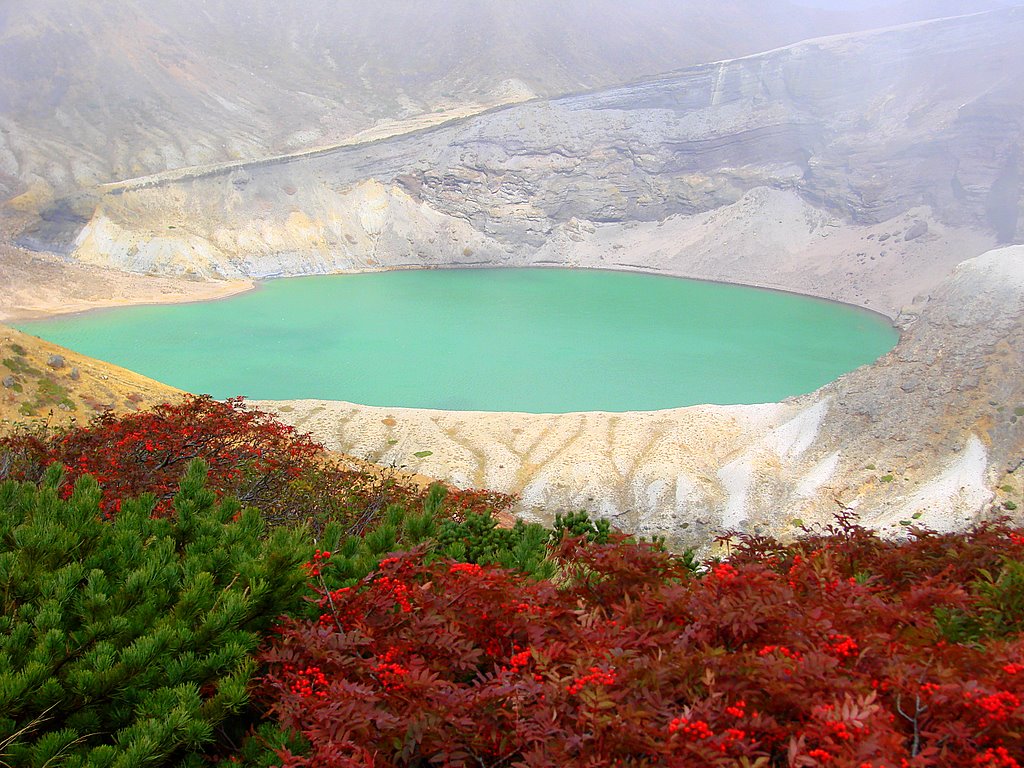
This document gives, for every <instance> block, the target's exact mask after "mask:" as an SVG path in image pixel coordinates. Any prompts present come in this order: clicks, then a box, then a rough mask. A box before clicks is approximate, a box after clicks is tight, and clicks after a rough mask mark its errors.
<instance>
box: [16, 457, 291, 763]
mask: <svg viewBox="0 0 1024 768" xmlns="http://www.w3.org/2000/svg"><path fill="white" fill-rule="evenodd" d="M205 479H206V465H205V464H203V463H202V462H201V461H195V462H192V463H191V464H190V465H189V467H188V470H187V472H186V475H185V478H184V479H183V480H182V482H181V484H180V490H179V492H178V494H177V496H176V497H175V498H174V513H173V514H172V515H168V516H163V517H156V518H154V517H153V515H152V512H153V508H154V504H155V498H154V497H153V496H152V495H148V496H143V497H141V498H139V499H133V500H124V501H123V502H122V503H121V505H120V511H119V514H118V515H117V518H116V520H115V521H113V522H105V521H104V520H103V519H102V515H101V510H100V500H101V491H100V488H99V486H98V485H97V483H96V481H95V480H94V479H93V478H92V477H90V476H88V475H86V476H83V477H81V478H79V479H78V481H77V482H76V483H75V486H74V490H73V492H72V493H71V495H70V498H67V499H62V498H61V494H60V493H59V492H58V488H60V486H61V483H62V477H61V469H60V467H59V465H55V466H53V467H50V468H49V469H48V470H47V472H46V475H45V476H44V478H43V482H42V483H41V485H40V486H39V487H37V486H35V485H33V484H30V483H21V484H19V483H16V482H6V483H4V484H2V485H0V602H2V608H3V610H2V614H0V763H4V764H7V765H10V766H40V767H42V766H54V767H56V766H66V767H67V768H77V767H79V766H83V767H84V766H90V767H91V766H97V767H99V766H116V767H117V768H129V766H131V767H134V766H142V765H146V766H163V765H182V766H193V765H194V766H198V765H201V764H204V761H203V758H202V757H201V755H202V753H203V752H204V751H205V750H206V749H208V748H209V747H210V745H211V744H213V743H216V742H219V741H222V740H223V739H224V736H223V729H225V728H226V727H227V726H228V725H229V724H230V723H231V718H232V717H234V716H236V715H239V714H240V713H241V714H245V715H246V716H248V713H245V712H244V710H245V708H246V706H247V703H248V690H249V682H250V677H251V676H252V675H253V673H254V671H255V663H254V654H255V652H256V650H257V646H258V645H259V643H260V641H261V638H262V637H264V636H265V635H266V632H267V631H268V630H269V628H270V626H271V625H272V623H273V622H274V621H275V619H276V618H277V617H278V616H280V615H281V614H283V613H285V612H290V611H295V610H297V608H298V607H299V606H298V603H300V602H301V598H300V597H299V595H300V592H301V585H302V582H303V580H304V574H303V572H302V569H301V568H300V567H299V565H300V563H301V562H302V561H303V560H304V559H305V558H306V556H307V553H308V547H309V545H308V542H307V540H306V535H305V533H304V532H303V531H301V530H287V529H278V530H275V531H274V532H273V534H272V535H268V534H267V531H266V529H265V527H264V523H263V521H262V519H261V517H260V514H259V513H258V512H257V511H255V510H250V509H246V510H242V509H241V508H240V506H239V504H238V503H237V502H235V501H232V500H229V499H225V500H223V501H221V502H219V503H218V502H216V501H215V497H214V493H213V492H212V491H210V490H209V489H207V488H206V486H205Z"/></svg>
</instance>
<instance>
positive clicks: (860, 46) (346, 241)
mask: <svg viewBox="0 0 1024 768" xmlns="http://www.w3.org/2000/svg"><path fill="white" fill-rule="evenodd" d="M1020 39H1024V9H1022V8H1013V9H1007V10H1005V11H1000V12H993V13H988V14H979V15H976V16H969V17H961V18H957V19H947V20H941V21H936V22H929V23H922V24H916V25H911V26H906V27H899V28H894V29H890V30H884V31H880V32H873V33H870V34H865V35H858V36H845V37H837V38H825V39H820V40H815V41H810V42H806V43H801V44H798V45H795V46H791V47H788V48H784V49H779V50H776V51H772V52H769V53H765V54H759V55H756V56H750V57H747V58H742V59H734V60H729V61H723V62H719V63H715V64H709V65H704V66H700V67H696V68H693V69H689V70H684V71H681V72H679V73H678V74H675V75H672V76H667V77H662V78H658V79H655V80H650V81H647V82H644V83H640V84H634V85H631V86H628V87H624V88H620V89H615V90H611V91H601V92H597V93H591V94H585V95H579V96H572V97H567V98H561V99H554V100H548V101H537V102H531V103H528V104H523V105H519V106H515V107H509V108H504V109H498V110H495V111H492V112H489V113H487V114H484V115H479V116H476V117H473V118H469V119H466V120H461V121H455V122H453V123H451V124H447V125H445V126H442V127H438V128H432V129H425V130H422V131H418V132H415V133H412V134H408V135H404V136H401V137H395V138H391V139H387V140H382V141H377V142H372V143H369V144H363V145H359V146H353V147H347V148H342V149H337V150H334V151H329V152H320V153H313V154H311V155H308V156H303V157H295V158H289V159H287V160H270V161H266V162H263V163H253V164H243V165H240V166H237V167H233V168H230V169H221V170H212V171H199V172H196V171H189V172H184V173H182V174H180V175H179V177H178V178H168V177H167V176H162V177H159V178H155V179H148V180H146V179H144V180H139V181H136V182H132V183H128V184H122V185H117V186H115V187H113V188H111V189H110V190H109V191H108V193H107V194H106V195H105V196H104V197H103V199H102V200H101V202H100V204H99V206H98V207H97V209H96V212H95V215H94V216H93V218H92V220H91V221H90V222H89V224H88V225H87V226H86V227H85V229H84V230H82V231H81V233H80V234H79V235H78V237H77V240H76V243H75V249H74V255H75V257H76V258H78V259H80V260H82V261H85V262H88V263H92V264H102V265H108V266H114V267H117V268H121V269H129V270H135V271H146V272H153V273H159V274H189V273H191V274H195V275H200V276H216V277H245V276H254V277H262V276H277V275H286V274H309V273H318V272H329V271H337V270H349V269H376V268H385V267H397V266H432V265H450V264H524V263H548V262H550V263H566V262H572V261H573V260H574V259H577V258H579V259H583V258H590V257H593V253H591V255H590V257H586V256H580V255H578V254H577V253H576V251H578V250H580V249H581V248H582V247H581V248H577V247H575V246H574V245H573V243H575V242H582V241H585V240H587V239H588V237H589V235H590V234H593V233H596V232H597V231H598V229H601V235H602V238H603V239H604V240H607V241H609V242H610V241H611V240H615V239H616V238H618V240H619V242H618V244H619V245H623V244H624V243H625V242H626V241H628V239H629V237H628V234H626V230H627V229H629V228H632V227H635V226H644V222H651V223H661V224H662V225H663V226H670V227H678V228H679V229H680V230H687V229H689V230H692V226H689V225H688V224H687V222H689V224H692V223H693V221H695V219H694V218H693V217H696V216H700V215H702V214H706V213H707V214H709V215H712V216H714V215H718V214H719V213H720V212H723V211H730V210H731V211H733V212H734V213H737V212H738V211H740V210H741V209H744V208H745V209H746V211H747V213H746V214H744V215H740V214H738V213H737V215H736V216H734V217H733V218H735V219H737V222H738V226H740V228H741V229H742V228H743V227H744V226H748V225H749V226H748V229H750V228H751V227H752V226H753V225H752V224H751V223H752V222H755V221H756V220H760V221H761V223H762V225H763V226H765V227H768V228H770V227H771V226H772V224H773V223H776V222H779V221H782V222H783V223H784V224H786V225H787V226H788V227H789V228H790V231H791V232H792V233H793V238H789V239H787V241H786V243H783V244H781V246H784V247H781V246H780V244H778V243H768V245H767V250H769V251H771V252H770V253H769V254H768V256H767V257H766V259H764V260H763V263H762V264H761V268H760V269H759V270H750V269H745V267H744V265H743V264H741V263H739V261H741V260H735V261H734V265H733V268H731V269H730V268H727V267H726V268H723V266H722V264H721V263H719V264H717V265H712V264H710V263H709V264H707V265H706V266H705V267H700V266H698V265H697V264H696V263H695V262H694V261H690V262H687V260H686V258H685V257H681V256H680V253H681V252H682V250H683V249H681V248H677V249H675V252H674V253H672V254H669V253H668V250H671V245H670V244H668V245H663V246H662V247H660V251H661V253H660V255H659V254H658V253H654V252H652V251H650V249H648V252H641V253H640V254H621V255H622V256H623V258H619V259H615V258H607V257H606V256H601V257H600V258H601V260H602V261H604V262H606V263H608V264H609V265H612V266H617V265H619V264H625V265H627V266H628V265H630V264H633V265H636V266H639V267H642V268H649V269H655V270H664V271H669V272H672V273H674V274H688V275H691V276H696V277H706V276H712V275H711V274H710V273H712V272H714V276H715V277H717V278H720V279H734V280H743V281H745V282H754V283H758V284H770V283H772V280H773V279H774V277H775V276H774V275H773V270H772V266H773V264H774V262H776V261H783V260H792V258H791V257H793V255H794V254H796V258H797V260H802V261H804V262H806V264H805V267H804V268H801V269H797V270H795V271H793V273H792V274H790V275H788V276H784V277H783V278H779V279H775V284H776V285H777V287H786V288H789V289H792V290H804V291H809V292H815V293H819V294H820V295H826V296H830V297H838V298H843V299H845V300H851V301H855V302H857V301H858V297H857V295H856V291H855V290H854V289H852V288H850V287H849V285H848V284H849V283H851V282H853V283H856V282H858V281H861V282H864V283H865V284H868V283H871V282H872V277H871V276H872V275H878V274H886V273H892V272H893V271H895V269H894V267H896V266H897V265H899V264H900V262H901V261H902V260H904V259H906V260H907V261H908V263H907V264H904V265H903V266H904V267H905V268H910V265H912V264H914V263H915V262H923V261H927V259H924V260H922V259H921V258H920V257H917V256H915V255H914V251H915V250H916V249H917V248H918V247H919V246H921V245H922V243H927V242H928V241H929V239H931V241H932V244H933V246H936V247H935V250H936V252H937V253H938V254H939V256H938V257H937V258H936V259H935V263H937V264H939V265H940V268H937V269H934V270H932V271H933V272H934V274H932V275H931V278H933V281H932V282H931V283H928V284H920V283H919V284H918V285H917V286H916V288H917V290H918V292H920V291H921V290H923V289H926V288H929V287H932V286H933V285H934V284H935V282H934V280H936V279H938V278H940V277H941V276H942V275H943V274H945V272H946V271H947V270H948V268H950V267H951V266H952V263H955V262H954V261H951V257H949V256H944V255H943V254H946V253H949V252H953V251H955V252H957V254H958V256H959V258H957V259H956V261H958V260H960V259H962V258H965V257H968V256H973V255H977V254H978V253H980V252H981V251H983V250H984V249H985V248H987V247H989V246H990V245H991V244H992V243H993V242H995V241H997V240H1000V239H1002V240H1012V239H1015V238H1018V237H1020V236H1021V235H1022V232H1021V229H1022V226H1024V224H1022V222H1024V216H1021V215H1020V213H1021V206H1022V199H1024V198H1022V195H1021V184H1020V179H1021V178H1024V176H1021V163H1022V158H1024V155H1022V153H1021V151H1020V147H1021V144H1022V141H1024V128H1022V126H1024V49H1022V48H1021V47H1020V46H1019V45H1018V44H1017V43H1018V41H1019V40H1020ZM761 188H765V189H767V190H769V192H768V193H760V194H754V196H753V197H751V194H752V193H753V192H755V191H756V190H758V189H761ZM777 193H784V195H788V197H786V198H785V202H782V203H780V202H779V200H780V199H781V198H780V196H779V194H777ZM797 201H799V202H797ZM801 207H802V210H801ZM781 209H784V210H782V219H780V218H778V217H777V216H776V217H775V218H772V217H773V216H775V215H776V214H778V213H779V212H780V210H781ZM910 211H916V212H917V215H918V216H919V218H921V220H922V222H923V224H922V225H920V226H925V229H923V230H922V229H920V226H919V228H918V229H915V230H913V231H911V230H910V227H911V226H913V224H914V222H910V223H909V224H906V225H905V226H904V224H903V220H904V219H905V218H906V216H907V214H908V212H910ZM710 212H714V214H711V213H710ZM787 216H789V217H790V218H789V219H787V218H786V217H787ZM615 227H619V229H618V230H615ZM872 227H874V228H877V229H878V231H877V232H874V234H875V235H876V238H875V240H874V242H873V244H872V245H871V246H870V247H865V248H863V249H861V250H854V251H852V252H851V253H850V255H849V261H844V263H843V269H842V274H837V275H834V276H833V277H832V278H830V279H829V280H827V281H825V282H827V283H829V285H822V286H819V287H817V288H815V287H811V288H810V289H809V288H808V285H809V284H810V285H812V286H813V284H814V283H815V282H816V276H818V275H819V273H820V272H821V271H829V270H834V265H833V264H830V263H829V259H828V257H827V256H826V255H825V254H824V253H823V252H820V249H815V248H812V247H810V246H809V245H808V247H807V248H804V249H802V250H801V249H800V248H799V247H797V246H794V245H792V244H791V242H790V241H791V240H793V239H794V238H795V241H797V242H799V241H807V242H808V243H809V242H810V241H813V240H814V239H815V237H816V236H817V235H824V234H827V233H828V232H829V231H830V230H840V229H841V230H843V231H844V232H852V233H854V235H855V236H857V237H859V236H860V235H861V234H862V235H863V237H864V239H865V240H866V238H867V237H868V235H869V234H872V230H871V228H872ZM602 228H603V229H602ZM972 233H983V234H984V235H985V236H986V237H987V240H986V239H984V238H982V239H979V238H978V236H977V235H974V234H972ZM908 235H909V236H908ZM921 236H925V239H924V240H922V239H921ZM883 237H885V239H884V240H881V239H879V238H883ZM936 238H938V242H936ZM882 243H885V245H884V246H882ZM566 245H568V247H565V248H563V246H566ZM776 246H780V247H776ZM875 246H878V247H875ZM609 247H611V246H609ZM640 248H641V249H643V245H642V244H641V245H640ZM772 248H775V250H772ZM583 250H586V249H583ZM591 250H592V249H591ZM752 250H754V249H753V248H748V249H747V250H746V251H745V253H744V255H746V253H749V252H751V251H752ZM872 256H873V257H874V259H872V258H871V257H872ZM723 259H724V260H725V261H727V260H728V255H725V256H724V257H723ZM743 261H745V260H743ZM755 271H757V272H759V274H751V272H755ZM783 271H785V270H783ZM887 281H888V278H887V279H886V280H884V281H879V280H877V279H876V280H875V282H887ZM817 282H822V281H821V280H817ZM861 293H862V295H863V296H867V292H865V291H863V290H862V291H861ZM913 298H914V295H913V292H910V294H909V295H908V294H907V293H904V294H902V295H901V296H899V297H893V299H892V301H890V302H889V303H888V304H887V305H886V307H884V308H883V309H884V310H885V311H889V312H894V310H898V308H899V307H900V306H901V304H902V303H907V302H909V301H911V300H912V299H913ZM860 301H861V302H862V303H866V302H864V301H863V299H861V300H860Z"/></svg>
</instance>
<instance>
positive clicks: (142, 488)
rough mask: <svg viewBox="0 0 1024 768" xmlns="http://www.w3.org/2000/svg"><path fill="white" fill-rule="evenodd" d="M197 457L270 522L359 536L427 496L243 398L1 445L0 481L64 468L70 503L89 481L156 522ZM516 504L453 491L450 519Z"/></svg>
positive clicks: (106, 503) (213, 485)
mask: <svg viewBox="0 0 1024 768" xmlns="http://www.w3.org/2000/svg"><path fill="white" fill-rule="evenodd" d="M194 458H201V459H203V460H204V461H205V462H206V463H207V464H208V465H209V480H208V485H209V488H210V489H211V490H213V491H214V492H216V493H217V494H218V495H232V496H235V497H237V498H238V499H239V500H241V501H242V502H243V503H245V504H250V505H253V506H258V507H259V508H260V510H261V511H262V512H263V514H264V516H265V517H266V518H267V519H268V520H270V521H272V522H285V521H295V522H305V521H309V522H311V523H313V524H314V525H319V524H321V523H322V522H324V521H325V520H326V519H331V518H335V519H338V518H340V519H343V520H349V521H350V522H351V523H352V524H353V525H354V526H356V527H357V528H361V527H365V526H367V525H369V524H371V523H372V522H373V521H374V520H375V519H376V517H377V515H378V514H379V513H381V512H382V511H383V510H384V509H386V507H387V506H388V505H390V504H400V505H403V506H408V507H410V508H415V507H417V506H418V505H420V504H421V503H422V500H423V497H424V496H425V490H424V489H423V488H421V487H419V486H417V485H415V484H413V483H411V482H408V481H404V480H402V479H400V477H399V476H397V475H396V474H394V473H388V472H386V471H381V472H374V471H372V470H368V469H362V468H358V469H349V468H345V467H342V466H339V464H338V463H337V462H336V461H333V460H332V459H331V458H330V457H329V455H328V454H327V453H326V452H325V450H324V448H323V446H321V445H320V444H318V443H316V442H315V441H313V440H312V439H311V438H310V437H309V436H308V435H305V434H301V433H299V432H297V431H296V430H295V429H293V428H292V427H289V426H286V425H284V424H282V423H281V422H280V421H278V420H277V419H275V418H274V417H273V416H271V415H269V414H267V413H264V412H262V411H259V410H257V409H254V408H250V407H248V406H247V405H246V404H245V403H244V402H243V400H242V398H232V399H229V400H227V401H224V402H221V401H217V400H214V399H213V398H211V397H209V396H205V395H204V396H193V395H189V396H186V397H185V398H184V399H183V400H182V401H180V402H178V403H169V404H164V405H159V406H157V407H155V408H153V409H152V410H150V411H143V412H139V413H133V414H128V415H124V416H115V415H113V414H111V413H106V414H102V415H100V416H97V417H96V418H95V419H93V421H92V422H90V424H89V425H88V426H85V427H79V428H73V429H70V430H67V431H64V432H44V433H35V434H33V433H21V434H14V435H8V436H5V437H2V438H0V479H3V478H5V477H11V478H13V479H17V480H29V481H38V480H39V478H40V477H41V476H42V473H43V470H44V469H45V468H46V467H47V466H48V465H50V464H52V463H54V462H57V463H60V464H62V465H63V466H64V469H65V485H64V492H65V493H66V494H70V492H71V488H72V487H73V485H74V482H75V480H77V479H78V477H80V476H81V475H83V474H90V475H93V476H94V477H95V478H96V480H97V481H98V482H99V483H100V485H101V486H102V488H103V502H102V505H103V507H102V508H103V511H104V512H105V513H106V514H107V515H109V516H113V515H115V514H116V513H117V509H118V506H119V505H120V499H122V498H128V497H131V496H137V495H140V494H142V493H152V494H154V495H155V496H156V498H157V505H156V513H157V514H166V513H168V512H169V511H170V510H171V500H172V499H173V497H174V494H175V493H176V492H177V489H178V483H179V481H180V480H181V475H182V473H183V472H184V469H185V467H186V466H188V463H189V462H190V461H191V460H192V459H194ZM510 503H511V498H510V497H508V496H504V495H502V494H496V493H490V492H482V491H460V490H456V489H450V491H449V493H448V495H447V497H446V499H445V512H446V513H447V514H448V515H452V516H457V515H459V514H464V513H465V512H466V511H482V510H483V509H486V508H490V509H502V508H504V507H507V506H508V505H509V504H510Z"/></svg>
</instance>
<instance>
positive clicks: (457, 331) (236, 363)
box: [19, 269, 897, 413]
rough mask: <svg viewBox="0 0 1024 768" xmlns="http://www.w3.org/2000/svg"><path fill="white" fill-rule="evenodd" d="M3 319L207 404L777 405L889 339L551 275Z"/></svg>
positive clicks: (686, 292) (811, 308) (713, 287)
mask: <svg viewBox="0 0 1024 768" xmlns="http://www.w3.org/2000/svg"><path fill="white" fill-rule="evenodd" d="M19 327H20V328H21V329H22V330H24V331H26V332H28V333H32V334H35V335H37V336H41V337H42V338H44V339H48V340H50V341H53V342H56V343H58V344H61V345H63V346H66V347H69V348H71V349H73V350H76V351H78V352H82V353H84V354H87V355H90V356H93V357H97V358H100V359H102V360H106V361H109V362H111V363H116V364H117V365H121V366H124V367H125V368H130V369H132V370H134V371H138V372H140V373H143V374H145V375H147V376H150V377H152V378H154V379H157V380H159V381H163V382H166V383H167V384H172V385H174V386H176V387H180V388H182V389H186V390H189V391H191V392H197V393H198V392H206V393H210V394H212V395H214V396H215V397H218V398H220V397H228V396H232V395H245V396H247V397H250V398H255V399H264V398H265V399H292V398H318V399H331V400H348V401H351V402H356V403H363V404H368V405H388V406H409V407H420V408H442V409H452V410H489V411H528V412H535V413H543V412H565V411H591V410H607V411H626V410H647V409H658V408H670V407H675V406H682V405H692V404H696V403H722V404H726V403H759V402H772V401H777V400H781V399H782V398H784V397H787V396H789V395H797V394H802V393H805V392H810V391H812V390H814V389H817V388H818V387H820V386H822V385H823V384H826V383H827V382H829V381H832V380H833V379H835V378H837V377H838V376H839V375H841V374H843V373H845V372H847V371H850V370H852V369H854V368H856V367H857V366H860V365H863V364H865V363H870V362H871V361H873V360H875V359H876V358H878V357H879V356H880V355H882V354H884V353H885V352H887V351H888V350H889V349H891V348H892V346H893V345H894V344H895V342H896V338H897V335H896V332H895V331H894V330H893V328H892V327H891V326H890V325H889V324H888V323H887V322H886V321H885V320H884V319H883V318H881V317H879V316H877V315H874V314H872V313H868V312H863V311H860V310H856V309H853V308H851V307H847V306H844V305H840V304H834V303H829V302H824V301H818V300H814V299H808V298H804V297H800V296H794V295H790V294H783V293H775V292H771V291H763V290H756V289H752V288H743V287H738V286H732V285H719V284H715V283H705V282H696V281H690V280H679V279H674V278H666V277H656V276H652V275H642V274H635V273H624V272H603V271H592V270H568V269H487V270H479V269H478V270H416V271H401V272H387V273H379V274H363V275H332V276H328V277H302V278H290V279H287V280H274V281H270V282H268V283H265V284H264V285H262V286H261V287H260V288H259V289H258V290H255V291H252V292H250V293H246V294H242V295H240V296H236V297H233V298H230V299H225V300H221V301H213V302H206V303H197V304H180V305H171V306H149V307H132V308H125V309H115V310H103V311H99V312H91V313H87V314H83V315H77V316H74V317H68V318H64V319H57V320H49V321H45V322H36V323H24V324H22V325H20V326H19Z"/></svg>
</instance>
